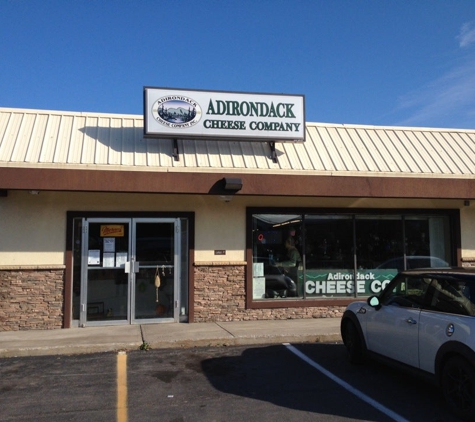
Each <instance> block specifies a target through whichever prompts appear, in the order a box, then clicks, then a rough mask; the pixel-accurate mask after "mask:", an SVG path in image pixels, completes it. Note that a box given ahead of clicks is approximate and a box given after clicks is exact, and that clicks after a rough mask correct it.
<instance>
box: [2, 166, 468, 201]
mask: <svg viewBox="0 0 475 422" xmlns="http://www.w3.org/2000/svg"><path fill="white" fill-rule="evenodd" d="M229 175H232V177H234V178H241V179H242V182H243V187H242V190H240V191H239V192H238V193H237V194H236V195H239V196H241V195H252V196H297V197H298V196H302V197H359V198H362V197H365V198H408V199H409V198H425V199H475V180H474V179H473V178H434V177H427V178H424V177H422V178H418V177H378V176H341V175H338V176H335V175H295V174H281V175H280V174H252V173H236V172H232V173H226V172H223V173H220V172H209V173H204V172H163V171H162V172H150V171H143V172H142V171H124V170H97V169H84V170H82V169H67V168H66V169H64V168H21V167H0V190H45V191H66V192H115V193H119V192H121V193H154V194H190V195H193V194H195V195H209V194H211V195H213V194H214V195H220V194H224V193H226V192H225V191H223V190H222V189H221V188H220V186H221V184H220V183H219V182H220V181H221V180H222V178H223V177H225V176H229Z"/></svg>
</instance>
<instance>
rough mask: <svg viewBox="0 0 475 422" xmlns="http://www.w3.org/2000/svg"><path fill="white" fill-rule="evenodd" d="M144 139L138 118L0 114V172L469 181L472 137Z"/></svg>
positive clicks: (384, 133)
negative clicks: (289, 140)
mask: <svg viewBox="0 0 475 422" xmlns="http://www.w3.org/2000/svg"><path fill="white" fill-rule="evenodd" d="M178 148H179V153H180V159H179V161H175V160H174V158H173V143H172V140H171V139H148V138H144V136H143V116H141V115H117V114H99V113H73V112H60V111H46V110H26V109H6V108H0V166H1V167H26V168H73V169H88V170H94V169H98V170H99V169H100V170H108V169H110V170H124V171H131V170H133V171H167V172H208V173H209V172H229V173H233V172H234V173H263V174H296V175H298V174H302V175H333V176H334V175H337V176H338V175H345V176H347V175H351V176H371V175H374V176H394V177H405V176H407V177H455V178H472V177H474V175H475V169H474V168H475V166H474V161H475V131H474V130H456V129H432V128H414V127H413V128H407V127H378V126H364V125H337V124H321V123H307V124H306V142H304V143H277V144H276V151H277V156H278V162H277V163H274V162H273V160H272V158H271V154H270V148H269V145H268V144H267V143H265V142H235V141H208V140H178Z"/></svg>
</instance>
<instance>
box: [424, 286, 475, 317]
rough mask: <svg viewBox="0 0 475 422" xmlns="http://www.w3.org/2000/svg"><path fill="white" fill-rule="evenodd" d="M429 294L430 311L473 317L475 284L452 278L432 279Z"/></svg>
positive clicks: (474, 312) (474, 311)
mask: <svg viewBox="0 0 475 422" xmlns="http://www.w3.org/2000/svg"><path fill="white" fill-rule="evenodd" d="M430 292H431V293H430V299H429V300H430V309H431V310H433V311H438V312H445V313H450V314H457V315H466V316H467V315H470V316H475V284H473V283H468V282H466V281H465V280H457V279H453V278H434V279H433V280H432V283H431V285H430Z"/></svg>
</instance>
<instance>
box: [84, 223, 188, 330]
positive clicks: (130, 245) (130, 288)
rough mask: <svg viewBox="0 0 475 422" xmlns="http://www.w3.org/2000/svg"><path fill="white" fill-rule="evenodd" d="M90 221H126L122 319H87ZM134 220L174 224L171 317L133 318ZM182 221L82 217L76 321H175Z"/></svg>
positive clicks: (136, 268) (90, 323)
mask: <svg viewBox="0 0 475 422" xmlns="http://www.w3.org/2000/svg"><path fill="white" fill-rule="evenodd" d="M90 223H99V224H100V223H104V224H116V223H125V224H128V234H129V240H128V261H127V263H126V264H125V265H124V271H125V272H126V273H128V276H127V318H126V319H125V320H116V321H87V304H88V303H87V297H88V294H87V293H88V273H89V271H88V267H89V265H88V243H89V237H88V236H89V224H90ZM137 223H157V224H159V223H172V224H174V228H173V231H174V236H173V238H174V244H173V247H174V251H173V252H174V255H173V265H174V279H173V283H174V289H173V292H174V293H173V317H172V318H149V319H136V318H135V299H136V297H135V283H136V277H135V274H136V273H138V271H139V266H140V263H139V262H136V259H135V258H136V249H137V243H136V226H137ZM180 233H181V221H180V218H177V217H158V216H157V217H134V216H131V217H82V242H81V244H82V251H81V294H80V317H79V325H80V326H81V327H86V326H102V325H130V324H146V323H154V324H156V323H163V322H178V321H179V310H180V307H181V304H180V297H181V295H180V287H181V286H180V284H181V283H180V281H181V268H180V265H179V262H180V253H181V238H180Z"/></svg>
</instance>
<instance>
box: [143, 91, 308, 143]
mask: <svg viewBox="0 0 475 422" xmlns="http://www.w3.org/2000/svg"><path fill="white" fill-rule="evenodd" d="M144 119H145V127H144V135H145V136H146V137H155V138H159V137H162V138H163V137H166V138H191V139H193V138H206V139H212V138H215V139H227V138H232V139H233V140H242V141H267V142H269V141H270V142H273V141H276V142H286V141H287V142H288V141H292V142H303V141H305V99H304V96H303V95H283V94H281V95H277V94H276V95H274V94H253V93H238V92H222V91H191V90H182V89H173V88H148V87H145V88H144Z"/></svg>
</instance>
